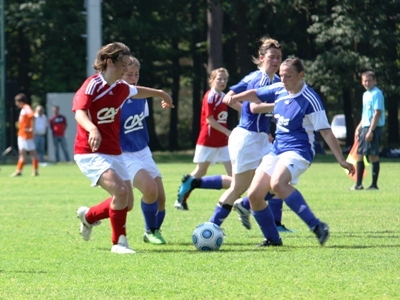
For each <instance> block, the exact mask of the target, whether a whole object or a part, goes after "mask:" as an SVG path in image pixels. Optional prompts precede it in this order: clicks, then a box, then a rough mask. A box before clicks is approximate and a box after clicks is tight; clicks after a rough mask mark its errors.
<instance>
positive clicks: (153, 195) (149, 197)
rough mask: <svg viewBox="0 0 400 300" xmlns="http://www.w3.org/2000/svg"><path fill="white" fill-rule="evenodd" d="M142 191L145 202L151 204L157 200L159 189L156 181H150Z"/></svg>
mask: <svg viewBox="0 0 400 300" xmlns="http://www.w3.org/2000/svg"><path fill="white" fill-rule="evenodd" d="M141 192H142V194H143V198H142V199H143V202H145V203H148V204H151V203H154V202H156V201H157V198H158V189H157V184H156V183H155V182H154V181H153V182H148V183H147V184H146V186H145V187H144V188H143V189H142V190H141Z"/></svg>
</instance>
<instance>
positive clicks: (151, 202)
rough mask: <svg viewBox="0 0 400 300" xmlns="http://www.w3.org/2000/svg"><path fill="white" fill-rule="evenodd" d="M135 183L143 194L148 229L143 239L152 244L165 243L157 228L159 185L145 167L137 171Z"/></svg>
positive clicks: (142, 202) (145, 221)
mask: <svg viewBox="0 0 400 300" xmlns="http://www.w3.org/2000/svg"><path fill="white" fill-rule="evenodd" d="M133 185H134V187H136V188H137V189H138V190H139V191H140V192H141V193H142V195H143V196H142V199H141V209H142V214H143V217H144V223H145V229H146V232H145V233H144V236H143V240H144V241H145V242H147V243H151V244H165V241H164V240H163V239H162V238H161V237H160V235H159V230H158V228H157V226H158V222H157V217H158V201H157V200H158V185H157V183H156V181H155V180H154V179H153V177H152V176H150V174H149V173H148V172H147V171H146V170H145V169H141V170H139V171H138V172H137V173H136V176H135V177H134V180H133Z"/></svg>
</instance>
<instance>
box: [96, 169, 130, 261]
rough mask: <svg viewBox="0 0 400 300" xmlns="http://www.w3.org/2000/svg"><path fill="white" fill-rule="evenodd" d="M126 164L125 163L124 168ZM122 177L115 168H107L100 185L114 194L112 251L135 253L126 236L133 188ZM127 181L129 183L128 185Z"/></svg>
mask: <svg viewBox="0 0 400 300" xmlns="http://www.w3.org/2000/svg"><path fill="white" fill-rule="evenodd" d="M124 167H125V166H124V165H123V166H122V168H124ZM124 179H125V178H121V177H120V176H119V175H118V173H117V171H116V170H114V169H108V170H106V171H105V172H104V173H103V174H102V175H101V177H100V180H99V185H100V186H101V187H102V188H103V189H104V190H106V191H107V192H108V193H109V194H110V195H112V201H111V203H110V209H109V215H110V224H111V229H112V237H111V240H112V243H113V246H112V248H111V252H114V253H118V254H132V253H135V251H133V250H132V249H131V248H129V246H128V241H127V238H126V219H127V214H128V194H129V191H131V190H132V186H131V184H130V181H127V180H124ZM127 182H128V184H129V185H127Z"/></svg>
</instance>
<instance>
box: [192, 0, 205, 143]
mask: <svg viewBox="0 0 400 300" xmlns="http://www.w3.org/2000/svg"><path fill="white" fill-rule="evenodd" d="M198 3H199V2H198V1H196V0H194V1H192V2H191V7H190V13H191V18H192V24H198V22H199V20H198V7H197V6H198V5H197V4H198ZM199 28H201V27H200V26H198V27H195V29H194V30H193V31H192V39H191V53H192V60H193V73H192V135H191V146H192V147H194V146H195V145H196V142H197V137H198V135H199V132H200V111H201V100H202V95H201V88H202V84H201V83H202V81H203V73H204V71H203V66H202V54H201V51H200V49H199V48H198V46H197V45H198V44H199V43H200V42H201V41H203V39H202V38H203V34H202V32H201V30H200V29H199ZM203 33H204V32H203Z"/></svg>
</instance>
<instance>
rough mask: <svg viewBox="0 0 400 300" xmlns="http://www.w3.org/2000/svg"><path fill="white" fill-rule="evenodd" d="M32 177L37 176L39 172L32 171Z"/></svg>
mask: <svg viewBox="0 0 400 300" xmlns="http://www.w3.org/2000/svg"><path fill="white" fill-rule="evenodd" d="M31 176H32V177H36V176H39V172H38V171H37V170H35V171H33V172H32V174H31Z"/></svg>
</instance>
